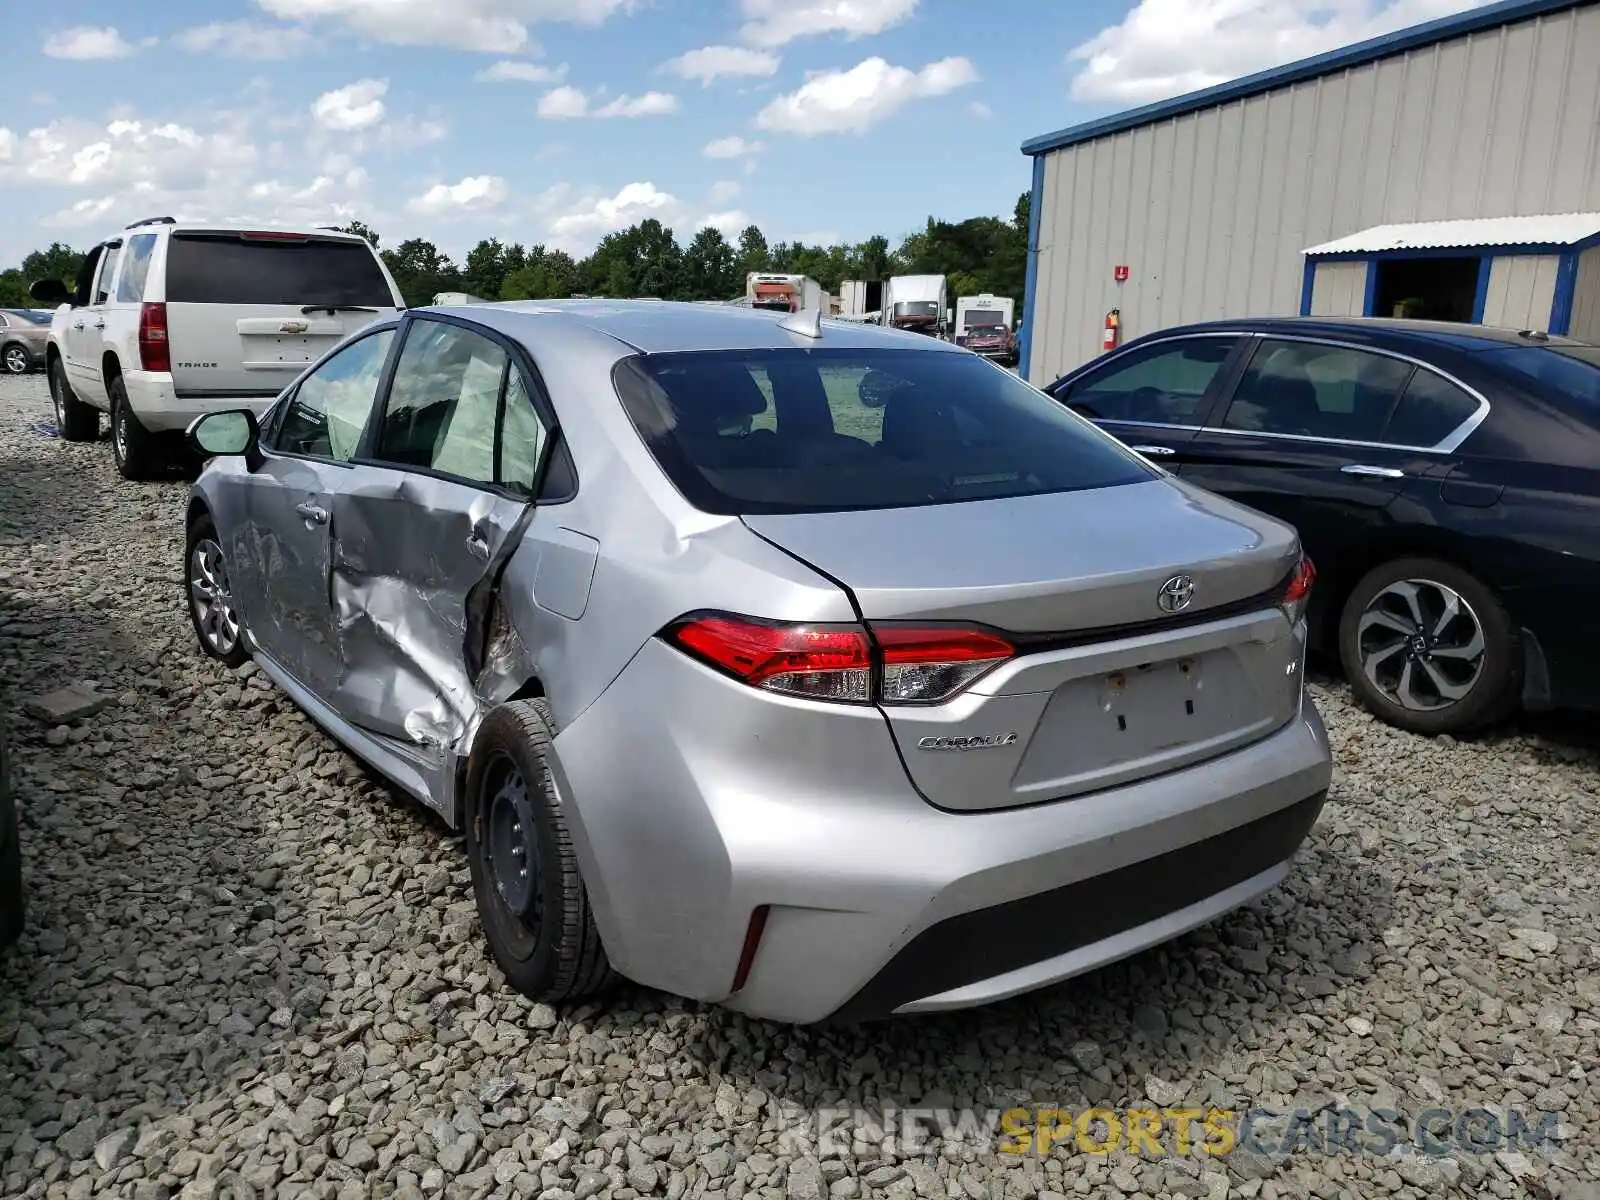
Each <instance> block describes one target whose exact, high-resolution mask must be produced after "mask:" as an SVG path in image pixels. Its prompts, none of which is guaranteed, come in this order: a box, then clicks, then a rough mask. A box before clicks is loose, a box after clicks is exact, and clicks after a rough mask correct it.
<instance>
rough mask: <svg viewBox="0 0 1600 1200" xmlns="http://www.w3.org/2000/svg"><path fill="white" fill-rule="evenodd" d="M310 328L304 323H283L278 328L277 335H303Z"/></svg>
mask: <svg viewBox="0 0 1600 1200" xmlns="http://www.w3.org/2000/svg"><path fill="white" fill-rule="evenodd" d="M310 328H311V326H310V324H309V323H307V322H305V321H285V322H284V323H283V324H282V325H279V326H278V332H279V333H304V332H305V331H306V330H308V329H310Z"/></svg>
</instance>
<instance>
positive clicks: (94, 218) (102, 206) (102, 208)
mask: <svg viewBox="0 0 1600 1200" xmlns="http://www.w3.org/2000/svg"><path fill="white" fill-rule="evenodd" d="M116 206H117V197H116V196H97V197H95V198H94V199H92V200H90V199H85V200H77V201H74V202H73V203H72V204H69V205H68V206H67V207H66V208H63V209H62V210H61V211H60V212H56V213H52V214H51V215H50V216H48V217H46V218H45V219H44V220H43V221H41V222H39V223H40V224H41V225H44V226H46V227H47V228H50V229H80V228H82V227H83V226H85V225H99V224H102V223H103V222H104V220H105V216H106V214H107V213H108V212H110V211H111V210H112V209H113V208H115V207H116Z"/></svg>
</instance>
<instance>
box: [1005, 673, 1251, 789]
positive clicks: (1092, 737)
mask: <svg viewBox="0 0 1600 1200" xmlns="http://www.w3.org/2000/svg"><path fill="white" fill-rule="evenodd" d="M1279 707H1280V705H1279V703H1278V702H1277V698H1276V697H1275V696H1271V695H1266V694H1263V692H1262V691H1261V689H1260V688H1258V687H1257V686H1256V684H1255V682H1254V681H1252V679H1251V677H1250V675H1249V673H1248V672H1247V671H1246V670H1245V669H1244V665H1243V664H1242V663H1241V662H1240V660H1239V655H1238V653H1237V652H1236V651H1235V649H1234V648H1232V647H1228V648H1222V649H1217V650H1211V651H1206V652H1202V653H1196V654H1191V655H1185V656H1182V657H1178V658H1172V659H1166V660H1163V661H1158V662H1151V663H1143V664H1138V665H1134V666H1129V667H1124V668H1120V669H1117V670H1112V671H1104V672H1097V673H1095V674H1092V675H1084V676H1081V677H1079V678H1077V679H1072V680H1069V681H1067V682H1065V683H1063V684H1062V685H1061V686H1060V687H1058V688H1057V689H1056V690H1055V692H1054V694H1053V695H1052V696H1051V697H1050V701H1049V703H1048V704H1047V705H1046V706H1045V711H1044V714H1043V715H1042V717H1041V718H1040V721H1039V726H1038V729H1037V731H1036V732H1035V734H1034V737H1033V739H1032V741H1031V743H1030V744H1029V746H1028V753H1027V754H1026V755H1025V756H1024V758H1023V761H1022V763H1021V764H1020V766H1019V769H1018V772H1017V779H1016V784H1017V785H1018V786H1019V787H1021V788H1030V787H1037V786H1045V785H1048V786H1049V787H1051V788H1052V789H1059V790H1061V791H1066V792H1070V791H1077V790H1085V789H1087V788H1088V787H1091V786H1104V785H1105V784H1106V782H1107V781H1108V777H1110V776H1116V777H1119V778H1134V777H1138V776H1140V775H1146V774H1154V773H1156V772H1157V771H1161V770H1167V769H1171V768H1173V767H1175V766H1177V765H1180V763H1181V762H1184V761H1191V760H1193V759H1194V758H1196V757H1204V756H1206V755H1209V754H1211V753H1220V752H1221V751H1222V750H1223V749H1226V748H1228V747H1231V746H1232V745H1236V744H1238V743H1239V742H1240V741H1243V740H1248V739H1249V738H1251V737H1254V736H1259V734H1261V733H1263V732H1265V731H1266V730H1267V729H1269V728H1272V727H1274V726H1275V725H1276V724H1278V723H1279V721H1280V719H1281V714H1280V713H1279V712H1278V711H1277V710H1278V709H1279Z"/></svg>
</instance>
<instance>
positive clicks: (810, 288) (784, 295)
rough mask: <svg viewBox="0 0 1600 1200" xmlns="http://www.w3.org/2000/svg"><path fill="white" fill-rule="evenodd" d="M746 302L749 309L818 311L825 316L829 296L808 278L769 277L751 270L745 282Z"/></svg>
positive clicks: (788, 311)
mask: <svg viewBox="0 0 1600 1200" xmlns="http://www.w3.org/2000/svg"><path fill="white" fill-rule="evenodd" d="M744 298H745V302H746V303H747V304H749V306H750V307H751V308H764V309H766V310H768V311H769V312H785V313H796V312H800V311H801V310H802V309H807V308H820V309H821V310H822V312H823V315H824V316H826V315H827V314H828V308H829V297H828V294H827V293H826V292H824V291H823V290H822V285H821V284H820V283H818V282H817V281H816V280H815V279H812V278H811V277H810V276H808V275H768V274H766V273H764V272H762V271H751V272H750V274H749V275H747V276H745V281H744Z"/></svg>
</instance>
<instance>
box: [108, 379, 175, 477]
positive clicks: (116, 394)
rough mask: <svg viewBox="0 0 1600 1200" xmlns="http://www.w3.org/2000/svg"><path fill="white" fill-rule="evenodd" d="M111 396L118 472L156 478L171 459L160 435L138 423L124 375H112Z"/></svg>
mask: <svg viewBox="0 0 1600 1200" xmlns="http://www.w3.org/2000/svg"><path fill="white" fill-rule="evenodd" d="M106 392H107V394H108V395H109V396H110V397H111V457H112V460H113V461H115V463H116V464H117V474H119V475H121V476H122V477H123V478H124V479H131V480H135V481H138V480H143V479H154V478H156V477H157V476H159V475H162V474H164V473H165V472H166V469H167V466H168V463H167V456H166V454H165V452H164V451H165V447H164V446H163V445H162V442H161V439H160V438H158V437H157V436H156V435H155V434H153V433H151V432H150V431H149V430H148V429H146V428H145V427H144V426H143V425H141V424H139V418H138V416H136V415H135V414H134V411H133V409H131V408H129V407H128V389H127V387H126V385H124V384H123V382H122V376H120V375H113V376H112V377H111V382H110V383H109V384H108V385H107V387H106Z"/></svg>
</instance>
